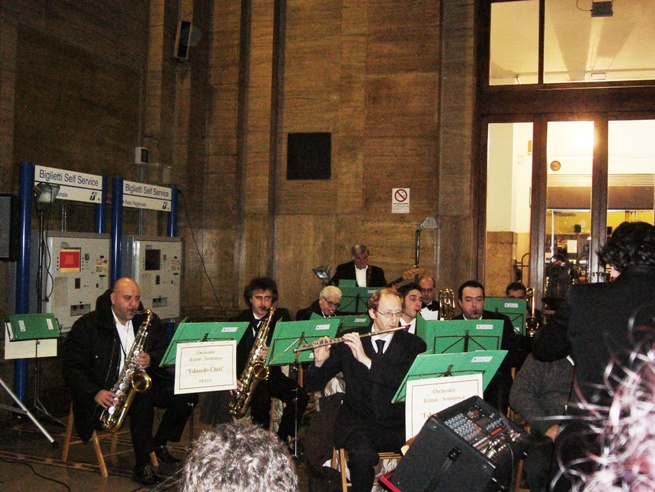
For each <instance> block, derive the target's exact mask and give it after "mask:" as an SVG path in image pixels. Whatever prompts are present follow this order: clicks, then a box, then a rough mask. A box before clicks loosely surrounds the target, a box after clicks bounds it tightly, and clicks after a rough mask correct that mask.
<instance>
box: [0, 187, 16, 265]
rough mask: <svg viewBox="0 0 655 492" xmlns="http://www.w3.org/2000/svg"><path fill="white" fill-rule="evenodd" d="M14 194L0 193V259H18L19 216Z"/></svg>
mask: <svg viewBox="0 0 655 492" xmlns="http://www.w3.org/2000/svg"><path fill="white" fill-rule="evenodd" d="M19 213H20V210H19V200H18V197H17V196H15V195H7V194H0V260H3V261H16V260H18V249H19V246H20V243H19V240H20V238H19V232H20V216H19Z"/></svg>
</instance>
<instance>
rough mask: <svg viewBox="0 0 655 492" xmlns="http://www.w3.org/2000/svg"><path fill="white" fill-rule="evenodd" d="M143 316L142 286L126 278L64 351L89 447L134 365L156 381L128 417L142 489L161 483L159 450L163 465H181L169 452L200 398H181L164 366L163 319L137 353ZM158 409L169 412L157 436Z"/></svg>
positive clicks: (80, 324)
mask: <svg viewBox="0 0 655 492" xmlns="http://www.w3.org/2000/svg"><path fill="white" fill-rule="evenodd" d="M140 311H143V306H142V305H141V291H140V289H139V286H138V284H137V283H136V282H135V281H134V280H133V279H131V278H121V279H120V280H118V281H117V282H116V284H115V285H114V288H113V289H111V290H108V291H107V292H105V293H104V294H103V295H101V296H100V297H98V300H97V301H96V309H95V311H92V312H90V313H88V314H85V315H84V316H82V317H81V318H80V319H79V320H77V321H76V322H75V324H74V325H73V328H72V329H71V331H70V333H69V334H68V336H67V338H66V343H65V346H64V358H63V370H64V380H65V381H66V384H67V385H68V387H69V389H70V392H71V398H72V401H73V414H74V416H75V428H76V430H77V433H78V434H79V436H80V438H81V439H82V440H83V441H85V442H86V441H88V440H89V439H90V438H91V435H92V434H93V431H94V430H95V429H99V428H100V425H101V424H100V417H101V415H102V414H103V412H104V411H106V410H107V409H110V408H111V407H112V406H114V405H116V404H117V403H118V402H119V399H120V398H121V395H118V394H117V393H115V392H114V391H112V388H113V387H114V384H115V383H116V381H117V380H118V379H119V377H120V375H121V374H122V369H123V367H124V365H125V364H126V363H128V364H132V365H134V367H135V369H136V370H139V371H146V373H147V374H148V376H150V379H151V387H150V389H149V390H148V391H145V392H143V393H136V395H135V397H134V400H133V402H132V404H131V406H130V407H129V413H128V414H129V416H130V433H131V436H132V444H133V447H134V454H135V458H136V464H135V467H134V476H133V478H134V480H135V481H137V482H139V483H141V484H142V485H153V484H156V483H158V482H160V481H161V479H160V477H159V476H158V475H157V474H156V473H155V470H154V469H153V467H152V465H151V463H150V453H151V452H153V451H154V452H155V454H156V456H157V458H158V460H159V462H161V463H165V464H175V463H178V462H179V460H178V459H177V458H175V457H173V456H172V455H171V454H170V453H169V452H168V449H167V448H166V443H167V442H168V441H174V442H176V441H179V440H180V437H181V436H182V432H183V430H184V426H185V425H186V422H187V419H188V418H189V415H190V414H191V411H192V409H193V406H192V405H195V404H196V403H197V401H198V397H197V395H175V394H174V393H173V386H174V379H173V377H172V375H171V374H170V373H169V372H168V371H166V370H163V369H161V368H160V367H159V362H160V361H161V358H162V357H163V356H164V353H165V351H166V348H167V346H168V337H167V335H166V332H165V330H164V328H163V326H162V324H161V321H160V319H159V317H157V315H155V314H152V316H151V317H150V326H149V327H148V330H147V335H146V336H145V339H144V340H141V341H142V342H143V345H142V347H143V349H142V351H141V352H138V353H136V354H132V353H131V348H132V347H133V346H134V341H135V338H136V337H137V336H138V333H139V328H140V327H141V325H142V324H143V323H145V322H146V320H147V319H148V318H149V317H148V316H147V313H142V312H140ZM137 346H141V345H139V344H137ZM155 407H157V408H165V409H166V412H165V413H164V416H163V417H162V420H161V424H160V425H159V428H158V429H157V432H156V434H155V435H154V436H153V433H152V431H153V419H154V408H155Z"/></svg>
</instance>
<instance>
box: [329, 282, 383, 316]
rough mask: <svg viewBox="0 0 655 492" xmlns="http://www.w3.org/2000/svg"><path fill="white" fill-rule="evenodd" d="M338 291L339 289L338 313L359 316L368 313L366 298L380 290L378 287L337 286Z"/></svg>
mask: <svg viewBox="0 0 655 492" xmlns="http://www.w3.org/2000/svg"><path fill="white" fill-rule="evenodd" d="M339 289H341V303H340V305H339V312H341V313H345V314H359V313H366V312H367V311H368V305H367V304H368V298H369V297H371V294H373V293H374V292H375V291H377V290H380V287H356V286H342V285H341V284H339Z"/></svg>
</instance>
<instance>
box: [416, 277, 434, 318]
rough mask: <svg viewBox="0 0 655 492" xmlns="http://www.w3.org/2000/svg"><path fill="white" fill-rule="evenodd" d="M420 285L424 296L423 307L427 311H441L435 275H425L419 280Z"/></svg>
mask: <svg viewBox="0 0 655 492" xmlns="http://www.w3.org/2000/svg"><path fill="white" fill-rule="evenodd" d="M418 285H419V286H420V287H421V296H422V298H423V309H425V310H427V311H437V312H438V311H439V301H438V300H437V299H436V297H437V283H436V282H435V281H434V277H430V276H429V275H424V276H423V277H421V279H420V280H419V281H418Z"/></svg>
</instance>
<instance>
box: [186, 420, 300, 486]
mask: <svg viewBox="0 0 655 492" xmlns="http://www.w3.org/2000/svg"><path fill="white" fill-rule="evenodd" d="M178 490H179V491H180V492H218V491H220V492H260V491H262V490H266V491H269V492H293V491H297V490H298V476H297V475H296V471H295V468H294V465H293V461H292V460H291V457H290V456H289V452H288V451H287V450H286V448H285V446H283V445H282V443H281V442H280V440H279V439H278V438H277V437H276V436H275V434H272V433H270V432H268V431H266V430H264V429H262V428H261V427H258V426H255V425H252V424H250V423H234V424H221V425H219V426H217V427H216V428H215V429H214V430H212V431H207V432H204V433H203V434H202V435H201V436H200V438H199V439H198V440H197V441H196V442H195V443H194V445H193V448H192V449H191V454H190V455H189V457H188V458H187V460H186V463H185V465H184V469H183V471H182V478H181V480H180V484H179V488H178Z"/></svg>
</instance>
